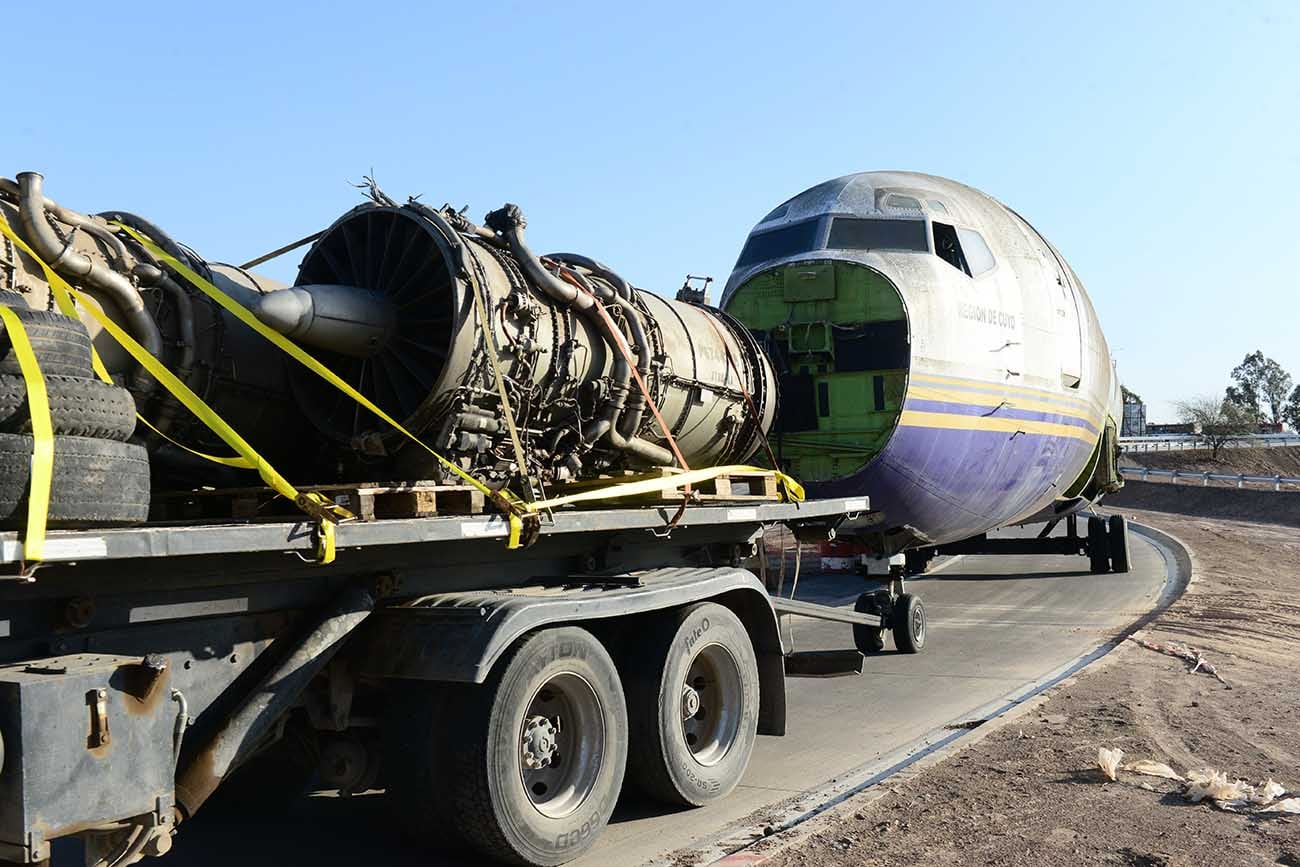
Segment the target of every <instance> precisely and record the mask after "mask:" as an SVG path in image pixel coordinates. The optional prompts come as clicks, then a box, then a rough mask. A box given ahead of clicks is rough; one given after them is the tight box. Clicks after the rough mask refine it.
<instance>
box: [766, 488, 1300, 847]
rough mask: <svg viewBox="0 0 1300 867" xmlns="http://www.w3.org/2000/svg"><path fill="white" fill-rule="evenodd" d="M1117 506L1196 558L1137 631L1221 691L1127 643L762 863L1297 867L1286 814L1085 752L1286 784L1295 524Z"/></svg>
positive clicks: (1296, 759)
mask: <svg viewBox="0 0 1300 867" xmlns="http://www.w3.org/2000/svg"><path fill="white" fill-rule="evenodd" d="M1125 512H1126V513H1129V512H1128V510H1125ZM1131 514H1133V516H1134V517H1136V518H1138V519H1140V520H1142V521H1144V522H1146V523H1149V524H1152V525H1155V526H1159V527H1162V528H1164V529H1166V530H1168V531H1170V532H1173V533H1175V534H1177V535H1179V536H1181V537H1182V539H1183V540H1184V541H1186V542H1187V543H1188V544H1189V545H1190V546H1191V548H1192V549H1193V551H1194V552H1195V554H1196V556H1197V558H1198V563H1197V573H1196V575H1195V577H1194V580H1193V583H1192V585H1191V587H1190V589H1189V590H1188V591H1187V593H1186V594H1185V595H1184V596H1183V597H1182V598H1181V599H1180V600H1179V601H1177V602H1176V603H1175V604H1174V605H1173V606H1171V607H1170V608H1169V609H1168V610H1167V611H1166V612H1164V613H1163V614H1162V615H1160V616H1159V617H1158V618H1156V619H1155V620H1154V621H1152V622H1151V623H1150V624H1149V625H1148V626H1147V627H1146V628H1145V629H1144V630H1143V631H1142V632H1141V633H1139V635H1140V636H1141V637H1142V638H1144V639H1146V640H1149V641H1152V642H1158V643H1161V644H1166V645H1167V644H1170V643H1179V644H1184V645H1191V646H1193V647H1195V648H1196V649H1197V650H1199V651H1200V652H1202V653H1203V654H1204V656H1205V658H1207V659H1208V660H1210V661H1211V662H1212V663H1213V664H1214V665H1215V666H1217V669H1218V671H1219V673H1220V674H1221V675H1222V676H1223V677H1224V678H1225V679H1226V680H1227V682H1228V684H1230V685H1231V689H1229V688H1227V687H1225V686H1224V685H1223V684H1221V683H1219V682H1218V681H1217V680H1215V678H1213V677H1211V676H1210V675H1208V674H1206V673H1205V672H1203V671H1202V672H1196V673H1192V672H1191V671H1190V670H1189V668H1190V666H1189V665H1187V664H1186V663H1184V662H1182V661H1181V660H1178V659H1174V658H1171V657H1169V656H1165V655H1162V654H1159V653H1155V652H1152V651H1150V650H1147V649H1145V648H1143V647H1140V646H1138V645H1137V644H1135V643H1134V642H1125V644H1124V645H1122V646H1121V647H1120V648H1119V649H1117V650H1116V651H1114V652H1113V653H1112V654H1111V655H1110V656H1108V657H1107V658H1106V659H1105V660H1104V661H1103V662H1102V663H1101V664H1099V665H1098V666H1095V667H1094V668H1093V669H1091V670H1089V671H1088V672H1085V673H1084V674H1082V675H1081V676H1079V677H1078V678H1077V679H1074V680H1073V681H1067V682H1066V683H1065V684H1063V685H1061V686H1060V687H1057V688H1056V689H1055V690H1053V691H1052V693H1051V694H1050V697H1049V698H1048V700H1047V701H1046V702H1045V703H1044V704H1042V705H1041V706H1038V707H1036V708H1034V709H1033V710H1031V711H1030V712H1028V713H1027V714H1025V715H1023V716H1022V717H1021V718H1020V719H1017V720H1014V721H1011V722H1009V723H1008V724H1007V725H1005V726H1004V727H1002V728H1000V729H997V730H994V731H992V732H991V733H990V734H989V735H988V736H987V737H985V738H983V739H982V740H980V741H978V742H977V743H975V744H973V745H971V746H970V747H968V748H967V749H966V750H964V751H963V752H961V753H959V754H958V755H956V756H954V757H953V758H952V759H950V760H948V761H945V762H942V763H940V764H938V765H936V766H934V767H932V768H930V769H928V770H926V771H923V772H922V773H920V774H919V775H918V776H916V777H915V778H914V779H911V780H909V781H906V782H902V783H896V784H893V785H889V784H885V785H884V786H883V792H882V791H881V790H880V789H879V788H878V789H876V790H871V791H869V792H867V793H864V794H863V795H861V796H858V797H857V798H855V799H851V800H850V801H848V802H847V803H845V804H844V805H842V806H841V807H839V808H837V809H836V810H835V811H833V812H832V813H831V814H829V815H828V816H826V817H823V818H821V819H819V820H815V821H814V822H812V823H809V824H808V825H807V826H804V830H803V831H802V832H799V831H798V829H796V831H795V832H792V833H795V834H797V838H796V839H795V840H793V841H790V840H786V841H783V840H782V838H783V837H786V835H781V836H779V837H776V838H773V839H772V840H768V841H765V842H764V843H762V844H759V846H760V849H764V850H767V851H770V852H773V856H772V859H771V860H770V861H769V862H767V863H768V864H771V865H772V867H814V865H815V867H849V865H854V867H856V865H877V864H878V865H903V864H909V865H910V864H926V865H948V864H1005V865H1019V864H1052V865H1055V864H1061V865H1066V864H1139V865H1188V867H1190V865H1219V864H1232V865H1236V864H1242V865H1246V864H1284V865H1293V867H1300V816H1286V815H1273V816H1271V817H1269V816H1267V815H1266V814H1254V815H1244V814H1238V813H1231V812H1225V811H1222V810H1219V809H1216V808H1215V807H1213V806H1209V805H1207V804H1205V803H1202V804H1191V803H1188V801H1187V800H1186V799H1185V798H1184V796H1183V793H1182V791H1183V790H1182V784H1181V783H1178V782H1176V781H1174V780H1168V779H1163V778H1158V777H1148V776H1138V775H1136V774H1133V773H1126V772H1124V771H1121V772H1120V774H1119V781H1118V782H1109V781H1107V780H1106V779H1105V778H1104V777H1103V776H1102V775H1101V773H1100V772H1099V771H1098V769H1097V753H1098V749H1099V748H1102V747H1106V748H1116V747H1117V748H1120V749H1122V750H1123V751H1124V754H1125V761H1126V762H1127V761H1129V760H1136V759H1152V760H1155V761H1159V762H1165V763H1168V764H1169V765H1172V766H1173V767H1174V768H1175V769H1176V770H1178V771H1180V772H1184V773H1185V772H1186V771H1187V770H1190V769H1196V768H1202V767H1207V766H1208V767H1212V768H1216V769H1220V770H1223V771H1226V772H1227V774H1228V775H1229V777H1230V778H1235V777H1241V778H1243V779H1245V780H1247V781H1248V782H1250V783H1259V782H1261V781H1263V780H1266V779H1270V778H1271V779H1273V780H1277V781H1279V782H1281V783H1282V784H1283V785H1285V786H1286V787H1287V788H1288V789H1289V790H1290V791H1291V793H1292V794H1293V795H1300V667H1298V666H1297V664H1296V663H1297V651H1296V648H1297V647H1300V533H1297V532H1296V530H1294V529H1292V528H1289V527H1282V526H1276V525H1267V524H1259V523H1245V522H1238V521H1229V520H1207V519H1198V518H1188V517H1178V518H1174V517H1171V516H1169V515H1164V514H1155V513H1131ZM1026 652H1032V649H1031V648H1026ZM782 842H786V843H788V845H785V846H784V848H779V849H777V847H778V846H780V845H781V843H782Z"/></svg>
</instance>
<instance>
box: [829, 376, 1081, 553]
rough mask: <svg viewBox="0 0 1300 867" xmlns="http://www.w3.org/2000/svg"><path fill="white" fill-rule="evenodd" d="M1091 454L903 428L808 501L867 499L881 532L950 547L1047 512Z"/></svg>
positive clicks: (1027, 438) (983, 434)
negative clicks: (1068, 472) (913, 532)
mask: <svg viewBox="0 0 1300 867" xmlns="http://www.w3.org/2000/svg"><path fill="white" fill-rule="evenodd" d="M911 403H912V402H911V401H909V402H908V404H909V406H911ZM1093 446H1094V444H1091V443H1088V442H1086V441H1084V440H1080V439H1076V438H1074V437H1068V436H1052V435H1045V434H1014V433H1004V432H1002V431H989V430H957V429H947V428H928V427H911V426H900V427H898V428H897V429H895V431H894V433H893V436H891V437H890V440H889V442H888V443H887V444H886V446H885V448H884V450H882V451H881V453H880V454H879V455H877V456H876V458H875V459H874V460H873V461H871V462H870V463H869V464H867V465H866V466H865V467H863V468H862V469H861V470H859V471H858V472H857V473H855V474H853V475H851V476H846V477H845V478H842V479H835V480H832V481H827V482H812V483H808V484H807V488H808V495H809V496H816V497H843V496H861V495H863V494H865V495H867V496H869V497H870V498H871V508H872V509H873V510H875V511H882V512H884V513H885V526H886V527H889V528H893V527H903V526H910V527H914V528H916V529H917V530H918V531H920V532H922V533H923V534H924V535H925V536H927V537H928V538H929V540H930V541H932V542H934V543H942V542H953V541H957V540H959V539H966V538H969V537H971V536H974V535H977V534H979V533H982V532H984V531H986V530H988V529H989V528H990V527H997V526H1001V525H1004V524H1006V523H1008V522H1009V521H1011V520H1012V519H1014V518H1017V517H1019V516H1021V515H1023V514H1025V513H1026V512H1029V511H1031V510H1035V509H1040V508H1044V507H1046V506H1047V505H1048V504H1050V503H1051V502H1052V500H1053V499H1055V498H1056V497H1057V496H1058V495H1060V494H1062V493H1064V491H1065V489H1066V488H1067V487H1068V486H1069V485H1070V483H1072V482H1073V481H1074V477H1073V476H1071V477H1070V478H1063V477H1062V475H1061V473H1062V468H1065V467H1070V468H1075V469H1074V472H1075V473H1076V474H1077V473H1078V472H1079V471H1081V470H1082V469H1083V467H1084V465H1086V463H1087V460H1088V457H1089V455H1090V454H1091V453H1092V449H1093Z"/></svg>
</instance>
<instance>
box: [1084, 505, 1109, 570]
mask: <svg viewBox="0 0 1300 867" xmlns="http://www.w3.org/2000/svg"><path fill="white" fill-rule="evenodd" d="M1088 568H1089V571H1090V572H1092V574H1094V575H1105V574H1106V573H1107V572H1109V571H1110V536H1109V533H1108V531H1107V529H1106V521H1105V519H1103V518H1101V517H1099V516H1097V515H1089V516H1088Z"/></svg>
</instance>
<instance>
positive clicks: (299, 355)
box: [114, 223, 537, 548]
mask: <svg viewBox="0 0 1300 867" xmlns="http://www.w3.org/2000/svg"><path fill="white" fill-rule="evenodd" d="M114 225H115V226H117V227H118V228H119V229H121V230H122V231H124V232H126V233H127V234H128V235H130V236H131V237H132V238H135V239H136V240H137V241H139V242H140V243H141V244H143V245H144V247H145V249H147V250H148V251H149V252H150V253H152V254H153V255H154V256H155V257H156V258H158V259H159V260H160V261H163V262H166V263H167V264H168V266H170V267H171V268H172V270H174V271H176V273H178V274H180V275H181V276H182V277H184V278H185V279H186V280H187V281H188V282H189V283H190V284H191V285H192V286H194V287H195V288H196V289H198V290H199V291H200V292H202V293H203V294H205V295H207V296H208V297H209V298H211V299H212V300H213V301H216V302H217V303H218V304H220V305H221V306H222V307H224V308H226V310H228V311H230V313H231V314H232V315H234V316H235V318H237V319H239V320H240V321H241V322H243V323H244V324H245V325H247V326H248V327H249V328H251V329H253V330H254V331H256V332H257V333H258V334H260V335H262V336H263V337H265V338H266V339H267V340H269V341H271V342H272V343H274V344H275V345H276V346H277V347H279V348H280V349H281V350H283V351H284V352H285V353H287V354H288V355H289V356H290V357H291V358H293V359H294V360H295V361H297V362H298V363H299V364H301V365H302V366H304V367H306V368H307V369H308V370H310V371H311V372H312V373H314V374H316V375H317V376H319V377H320V378H321V379H323V380H325V381H326V382H328V383H329V384H330V385H332V386H334V387H335V388H337V389H338V390H339V391H341V392H343V393H344V394H346V395H347V396H348V397H350V398H352V399H353V400H354V401H356V402H357V403H359V404H361V405H362V406H363V407H365V408H366V409H368V410H370V412H372V413H374V414H375V415H376V416H378V417H379V418H380V419H382V420H383V421H384V422H386V423H387V424H389V425H391V426H392V427H393V428H394V429H395V430H397V431H398V432H399V433H401V434H402V435H403V436H405V437H406V438H407V439H409V440H410V441H411V442H413V443H415V444H416V445H418V446H419V447H420V448H422V449H424V450H425V451H426V452H428V453H429V454H430V455H432V456H433V457H434V459H435V460H437V461H438V463H440V464H441V465H442V466H444V467H446V468H447V469H449V470H451V471H452V472H453V473H454V474H455V475H457V476H458V477H460V478H461V479H462V480H463V481H464V482H465V483H466V484H469V485H471V486H472V487H474V488H476V489H478V490H479V491H480V492H482V493H483V495H484V496H485V497H487V498H488V499H489V500H491V501H492V502H493V504H494V505H496V506H497V508H499V509H501V511H502V512H504V513H505V516H506V519H507V520H508V521H509V522H510V535H509V537H508V540H507V547H509V548H518V547H520V546H521V545H522V544H523V542H522V535H523V529H524V518H525V517H528V518H529V519H530V524H531V525H532V528H533V529H535V528H536V521H537V515H536V512H535V509H533V508H530V507H529V506H528V505H527V504H525V503H523V502H521V501H520V500H519V499H518V498H517V497H516V496H514V495H513V494H511V493H510V492H509V491H505V490H501V491H496V490H493V489H492V488H489V487H488V486H487V485H485V484H483V483H482V482H480V481H479V480H478V479H476V478H474V477H473V476H472V475H470V474H469V473H467V472H465V471H464V470H463V469H461V468H460V467H459V466H457V465H456V464H454V463H452V462H451V461H449V460H448V459H447V458H444V457H443V456H442V455H440V454H438V453H437V452H435V451H434V450H433V449H431V448H429V447H428V446H427V445H425V444H424V442H423V441H421V440H420V438H419V437H417V436H416V435H415V434H413V433H411V432H410V431H408V430H407V429H406V428H404V427H403V426H402V425H401V424H399V423H398V422H397V420H396V419H394V418H393V417H392V416H390V415H389V414H388V413H386V412H384V411H383V410H382V409H380V408H379V407H378V406H376V405H375V404H374V403H373V402H372V401H371V400H370V399H369V398H367V397H366V396H365V395H363V394H362V393H361V392H359V391H357V390H356V389H355V388H353V387H352V386H351V385H349V384H348V383H346V382H344V381H343V380H342V379H340V378H339V377H338V375H337V374H335V373H334V371H332V370H330V369H329V368H328V367H326V366H325V365H323V364H321V363H320V362H319V361H317V360H316V359H315V358H313V357H312V356H311V355H310V354H308V353H307V352H306V351H305V350H303V349H302V348H300V347H299V346H298V345H297V344H296V343H294V342H293V341H292V340H289V339H288V338H287V337H285V336H284V335H283V334H281V333H280V332H278V331H276V330H275V329H273V328H271V327H269V326H267V325H266V324H264V323H263V322H262V320H260V319H258V318H257V317H256V316H255V315H253V313H252V311H250V310H248V309H247V308H245V307H244V306H243V305H242V304H240V303H239V302H238V301H236V300H234V299H233V298H231V297H230V296H229V295H227V294H226V293H224V292H222V291H221V290H220V289H218V288H217V287H216V286H214V285H213V284H212V283H211V282H210V281H208V280H205V279H203V278H202V277H200V276H199V275H198V274H196V273H194V271H193V270H192V269H191V268H189V267H188V266H187V265H185V263H183V262H181V261H180V260H179V259H177V258H176V257H175V256H172V255H170V254H169V253H167V252H166V251H165V250H163V249H162V248H161V247H159V246H158V245H157V244H155V243H154V242H153V241H151V240H150V239H149V238H147V237H146V236H145V235H143V234H141V233H140V232H137V231H136V230H135V229H132V228H131V227H130V226H124V225H122V224H121V223H114ZM530 532H531V531H530Z"/></svg>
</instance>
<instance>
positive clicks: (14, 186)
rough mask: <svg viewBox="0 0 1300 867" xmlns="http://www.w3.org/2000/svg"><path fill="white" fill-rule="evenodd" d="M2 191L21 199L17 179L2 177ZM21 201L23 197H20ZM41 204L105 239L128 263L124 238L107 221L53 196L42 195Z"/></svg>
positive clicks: (55, 214)
mask: <svg viewBox="0 0 1300 867" xmlns="http://www.w3.org/2000/svg"><path fill="white" fill-rule="evenodd" d="M0 192H3V193H9V194H10V195H12V196H13V197H14V198H16V199H19V197H20V196H21V192H20V188H19V186H18V182H17V181H13V180H10V179H9V178H0ZM20 201H21V199H20ZM41 204H42V205H43V206H44V207H45V210H46V212H48V213H49V214H51V215H52V216H53V217H54V219H56V220H58V221H59V222H60V223H67V224H68V225H69V226H76V227H77V228H78V229H81V230H82V231H84V232H85V233H86V234H87V235H94V236H95V237H96V238H98V239H99V240H101V241H103V242H104V243H105V244H106V245H107V246H108V247H109V248H110V249H111V250H112V251H113V255H114V256H115V257H116V258H117V260H118V261H119V262H121V263H123V264H125V263H126V261H127V259H126V245H125V244H123V243H122V239H121V238H119V237H117V235H114V234H113V230H112V229H110V228H109V227H108V226H107V225H105V223H104V222H103V221H102V220H101V219H100V218H97V217H91V216H87V215H86V214H82V213H79V212H78V211H74V210H72V209H71V208H65V207H63V206H62V205H60V204H59V203H58V202H56V201H54V200H53V199H51V198H48V197H45V196H42V197H41Z"/></svg>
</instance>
